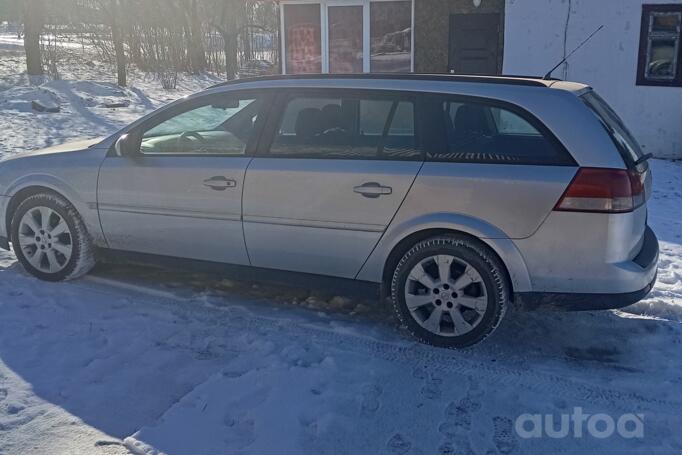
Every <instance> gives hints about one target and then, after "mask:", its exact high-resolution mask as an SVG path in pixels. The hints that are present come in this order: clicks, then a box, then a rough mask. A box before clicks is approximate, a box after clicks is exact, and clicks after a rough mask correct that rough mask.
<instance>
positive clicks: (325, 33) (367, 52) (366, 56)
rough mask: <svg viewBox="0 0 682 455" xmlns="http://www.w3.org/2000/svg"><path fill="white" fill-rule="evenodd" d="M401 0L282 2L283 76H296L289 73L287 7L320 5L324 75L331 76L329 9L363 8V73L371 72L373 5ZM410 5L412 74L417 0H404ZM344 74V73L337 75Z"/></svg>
mask: <svg viewBox="0 0 682 455" xmlns="http://www.w3.org/2000/svg"><path fill="white" fill-rule="evenodd" d="M392 1H401V0H280V2H279V4H280V7H279V23H280V53H281V55H282V58H281V59H280V60H281V70H282V74H285V75H286V74H295V73H291V72H289V70H288V68H287V65H286V61H287V54H286V51H287V40H286V29H285V27H286V25H285V21H284V9H285V8H286V7H287V5H320V31H321V37H320V40H321V43H320V45H321V48H320V50H321V54H322V55H321V57H322V71H321V72H322V74H329V19H328V11H329V10H328V8H329V7H334V6H360V5H362V7H363V32H362V33H363V71H362V72H363V73H370V72H371V62H370V59H371V36H372V35H371V30H370V25H371V18H370V9H371V4H372V3H381V2H392ZM402 1H405V2H408V3H409V4H410V21H411V25H410V27H411V32H410V72H414V68H415V50H414V45H415V34H414V28H415V21H416V15H415V1H416V0H402ZM336 74H343V73H336Z"/></svg>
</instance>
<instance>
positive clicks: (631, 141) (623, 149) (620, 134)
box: [582, 91, 644, 165]
mask: <svg viewBox="0 0 682 455" xmlns="http://www.w3.org/2000/svg"><path fill="white" fill-rule="evenodd" d="M582 99H583V101H584V102H585V104H587V106H588V107H589V108H590V109H591V110H592V112H594V114H595V115H596V116H597V118H599V121H600V122H601V123H602V125H604V128H606V130H607V131H608V132H609V135H610V136H611V139H613V142H614V143H615V144H616V147H617V148H618V150H619V151H620V154H621V155H622V156H623V159H624V160H625V163H626V164H629V165H632V164H634V163H636V162H637V160H639V159H640V158H641V157H642V156H643V155H644V153H643V152H642V149H641V147H640V146H639V143H638V142H637V140H636V139H635V137H634V136H633V135H632V133H631V132H630V131H629V130H628V129H627V127H626V126H625V124H624V123H623V121H622V120H621V119H620V117H618V114H616V112H615V111H614V110H613V109H612V108H611V106H609V104H608V103H607V102H606V101H604V99H603V98H602V97H601V96H599V95H597V93H596V92H594V91H589V92H587V93H585V94H584V95H583V96H582Z"/></svg>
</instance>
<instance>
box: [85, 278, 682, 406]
mask: <svg viewBox="0 0 682 455" xmlns="http://www.w3.org/2000/svg"><path fill="white" fill-rule="evenodd" d="M86 281H91V282H93V283H94V284H96V285H97V286H96V287H95V286H92V285H89V284H83V282H81V283H72V286H74V287H77V288H82V289H83V290H87V291H90V292H102V293H105V294H110V295H111V294H114V293H112V292H110V291H105V290H104V289H103V288H104V287H108V288H110V289H112V290H115V289H116V290H117V289H119V288H121V289H124V290H125V291H127V292H134V293H137V294H140V295H142V296H144V300H139V299H136V301H137V302H144V301H146V302H148V303H150V304H163V305H168V303H169V302H171V303H174V304H176V305H177V304H178V301H180V300H181V301H183V302H187V303H190V302H191V303H194V304H196V303H200V304H201V306H202V307H203V308H204V309H211V310H215V311H218V312H220V313H222V314H224V315H225V317H224V321H221V325H222V326H223V327H225V328H229V329H231V330H235V331H242V332H250V331H253V332H257V331H260V332H262V331H264V330H265V331H269V332H276V333H279V334H281V335H283V336H286V337H291V338H294V339H296V340H301V339H310V340H311V341H313V342H314V343H315V344H316V346H318V347H324V348H325V349H329V350H332V351H333V350H340V351H344V352H351V353H358V354H364V355H369V356H371V357H375V358H378V359H381V360H385V361H388V362H391V363H399V364H404V365H405V366H406V368H414V367H416V366H418V365H422V364H428V366H429V368H430V369H431V371H434V370H436V371H438V372H440V373H442V374H447V373H450V374H459V375H465V376H469V377H475V378H477V379H480V380H484V381H487V382H490V383H495V384H496V385H498V386H504V387H509V388H513V387H522V388H524V389H526V390H527V391H531V392H543V393H545V394H551V395H554V396H558V397H562V398H566V399H574V400H582V401H586V402H590V403H593V404H597V403H598V404H602V405H606V406H609V407H610V408H612V409H619V410H622V411H624V412H633V410H635V409H636V410H637V411H638V412H642V411H645V410H647V409H652V408H654V407H655V408H656V410H657V411H659V412H660V411H661V410H662V409H661V408H665V409H666V410H670V411H671V412H678V411H679V409H681V408H682V401H673V400H665V399H660V398H655V397H653V396H646V395H642V394H639V393H635V392H631V391H623V390H619V389H616V388H607V387H603V386H598V385H593V384H586V383H583V382H579V381H575V380H571V379H567V378H565V377H561V376H558V375H553V374H550V373H546V372H537V371H532V370H521V369H514V368H511V367H507V366H501V365H491V364H490V362H483V361H478V360H474V359H471V358H469V357H467V351H448V350H444V349H438V348H434V347H430V346H426V345H421V344H419V343H417V342H411V341H405V342H404V343H391V342H388V341H383V340H378V339H375V338H371V337H367V336H361V335H355V334H351V333H347V332H344V333H339V332H338V331H334V330H329V329H325V328H322V327H320V326H318V325H315V324H313V323H301V322H298V321H294V320H292V319H289V318H286V319H283V318H281V317H280V318H274V317H267V316H260V315H256V314H253V312H251V311H249V310H248V309H246V308H244V306H243V305H242V304H238V305H226V306H217V305H212V304H210V303H207V302H205V301H199V300H193V299H182V298H180V297H178V296H174V295H173V294H172V293H169V292H166V291H163V290H157V289H153V288H148V287H146V286H140V285H131V284H129V283H125V282H120V281H118V280H112V279H99V278H95V279H92V278H86ZM127 297H129V295H127Z"/></svg>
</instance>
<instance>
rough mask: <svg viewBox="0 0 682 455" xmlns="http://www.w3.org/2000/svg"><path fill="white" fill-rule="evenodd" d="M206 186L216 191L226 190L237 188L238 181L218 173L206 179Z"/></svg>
mask: <svg viewBox="0 0 682 455" xmlns="http://www.w3.org/2000/svg"><path fill="white" fill-rule="evenodd" d="M204 186H205V187H207V188H210V189H212V190H216V191H225V190H226V189H228V188H236V187H237V181H236V180H234V179H228V178H227V177H224V176H222V175H218V176H215V177H211V178H210V179H206V180H204Z"/></svg>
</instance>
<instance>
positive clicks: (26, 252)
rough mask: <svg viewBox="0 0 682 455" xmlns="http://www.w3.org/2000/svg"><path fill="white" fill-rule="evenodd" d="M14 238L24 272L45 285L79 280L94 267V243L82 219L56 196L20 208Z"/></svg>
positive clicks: (14, 221) (32, 198)
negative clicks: (40, 280) (53, 282)
mask: <svg viewBox="0 0 682 455" xmlns="http://www.w3.org/2000/svg"><path fill="white" fill-rule="evenodd" d="M11 238H12V246H13V248H14V253H15V254H16V255H17V259H18V260H19V262H20V263H21V265H22V266H23V267H24V269H26V271H27V272H29V273H30V274H32V275H34V276H36V277H38V278H40V279H42V280H45V281H63V280H69V279H73V278H77V277H79V276H82V275H85V274H86V273H88V272H89V271H90V270H91V269H92V267H93V266H94V265H95V259H94V253H93V246H92V240H91V238H90V235H89V234H88V232H87V229H86V228H85V225H84V224H83V221H82V220H81V217H80V215H79V214H78V212H77V211H76V209H75V208H74V207H73V206H72V205H71V204H70V203H69V202H68V201H67V200H65V199H64V198H62V197H61V196H58V195H55V194H51V193H41V194H35V195H33V196H29V197H28V198H26V199H25V200H24V201H23V202H22V203H21V204H19V207H17V210H16V211H15V212H14V216H13V217H12V224H11Z"/></svg>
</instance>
